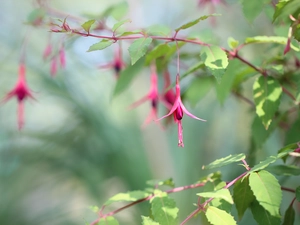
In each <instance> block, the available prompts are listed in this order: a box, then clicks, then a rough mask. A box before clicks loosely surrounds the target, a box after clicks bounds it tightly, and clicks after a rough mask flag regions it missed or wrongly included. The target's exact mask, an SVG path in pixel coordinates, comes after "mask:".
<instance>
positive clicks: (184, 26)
mask: <svg viewBox="0 0 300 225" xmlns="http://www.w3.org/2000/svg"><path fill="white" fill-rule="evenodd" d="M211 16H220V14H210V15H205V16H201V17H199V18H198V19H196V20H193V21H191V22H188V23H186V24H184V25H182V26H180V27H178V28H177V29H175V31H176V32H178V31H180V30H184V29H187V28H190V27H192V26H194V25H196V24H197V23H199V22H200V21H201V20H206V19H207V18H209V17H211Z"/></svg>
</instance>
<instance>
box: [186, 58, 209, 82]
mask: <svg viewBox="0 0 300 225" xmlns="http://www.w3.org/2000/svg"><path fill="white" fill-rule="evenodd" d="M204 68H205V65H204V63H203V62H202V61H199V62H197V63H196V64H194V65H192V66H191V67H190V68H188V69H187V71H185V72H184V73H183V74H182V75H181V79H182V78H184V77H186V76H187V75H189V74H191V73H194V72H195V71H197V70H198V69H204Z"/></svg>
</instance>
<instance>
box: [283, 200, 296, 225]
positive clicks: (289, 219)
mask: <svg viewBox="0 0 300 225" xmlns="http://www.w3.org/2000/svg"><path fill="white" fill-rule="evenodd" d="M294 222H295V210H294V208H293V204H290V205H289V207H288V208H287V210H286V211H285V213H284V219H283V223H282V225H294Z"/></svg>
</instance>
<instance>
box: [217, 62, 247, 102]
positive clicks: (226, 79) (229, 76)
mask: <svg viewBox="0 0 300 225" xmlns="http://www.w3.org/2000/svg"><path fill="white" fill-rule="evenodd" d="M241 68H243V66H242V65H241V62H240V61H239V60H237V59H233V60H230V61H229V64H228V67H227V69H226V71H225V73H224V75H223V77H222V80H221V81H220V82H219V83H217V84H216V91H217V98H218V100H219V101H220V102H221V104H223V103H224V101H225V99H226V98H227V96H228V95H229V93H230V91H231V90H232V89H231V88H232V85H233V82H234V80H235V78H236V75H237V73H239V72H240V69H241Z"/></svg>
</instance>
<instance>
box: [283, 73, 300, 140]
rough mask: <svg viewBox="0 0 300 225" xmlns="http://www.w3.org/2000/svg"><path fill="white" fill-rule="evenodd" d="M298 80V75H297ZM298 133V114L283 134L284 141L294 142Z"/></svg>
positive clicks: (299, 129)
mask: <svg viewBox="0 0 300 225" xmlns="http://www.w3.org/2000/svg"><path fill="white" fill-rule="evenodd" d="M299 81H300V77H299ZM299 134H300V115H298V119H297V120H296V121H295V122H293V123H292V124H291V126H290V127H289V130H288V131H287V133H286V135H285V143H286V144H290V143H295V142H297V141H299Z"/></svg>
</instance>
